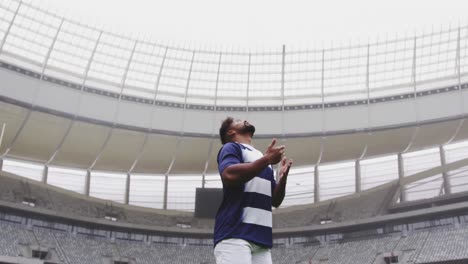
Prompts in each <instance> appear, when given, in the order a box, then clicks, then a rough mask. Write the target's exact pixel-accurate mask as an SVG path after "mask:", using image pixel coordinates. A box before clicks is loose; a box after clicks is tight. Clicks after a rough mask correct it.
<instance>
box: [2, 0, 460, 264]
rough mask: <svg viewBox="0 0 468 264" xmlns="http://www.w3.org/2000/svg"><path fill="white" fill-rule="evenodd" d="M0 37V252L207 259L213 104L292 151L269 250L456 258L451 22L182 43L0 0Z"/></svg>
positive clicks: (328, 258) (49, 257)
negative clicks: (405, 31) (379, 32)
mask: <svg viewBox="0 0 468 264" xmlns="http://www.w3.org/2000/svg"><path fill="white" fill-rule="evenodd" d="M0 41H1V42H0V66H1V67H0V80H1V85H0V109H1V111H0V125H2V124H4V126H3V127H4V133H2V140H0V142H1V145H0V158H1V159H0V168H1V170H2V172H1V177H0V190H1V192H0V198H1V199H0V208H1V210H0V225H1V228H0V234H1V236H0V248H1V249H0V263H36V262H30V261H35V260H32V259H34V258H36V259H37V258H39V259H40V260H37V261H42V262H41V263H70V264H71V263H145V264H146V263H214V259H213V256H212V240H211V236H212V232H213V231H212V229H213V220H212V219H204V218H198V217H195V216H194V210H195V190H196V188H205V189H206V188H220V187H221V181H220V178H219V175H218V174H217V164H216V155H217V151H218V149H219V148H220V143H219V140H218V135H217V129H218V125H219V123H220V121H221V120H222V119H224V118H225V117H226V116H234V117H237V118H245V119H248V120H249V121H251V122H252V123H253V124H255V125H256V126H257V132H256V139H255V145H256V147H257V148H259V149H265V148H266V146H267V144H268V143H269V142H270V140H271V138H272V137H277V138H278V139H280V141H282V143H284V144H285V145H286V146H287V151H288V156H290V157H292V158H294V160H295V168H294V170H293V171H291V173H290V176H289V179H288V187H287V196H286V198H285V201H284V203H283V206H282V207H281V208H280V209H276V210H274V213H273V221H274V223H273V225H274V237H275V240H274V243H275V247H274V249H273V251H272V252H273V259H274V262H275V263H369V264H371V263H388V262H386V261H387V260H391V259H392V258H393V260H395V258H396V259H398V261H399V262H398V263H466V261H468V260H467V259H468V250H467V249H466V248H468V246H467V244H468V239H467V234H468V227H467V222H468V212H467V209H468V202H467V201H468V193H467V192H468V173H467V170H468V154H467V153H468V152H467V151H468V141H467V138H468V123H467V122H465V120H466V118H467V116H466V115H467V112H468V103H467V102H466V101H467V100H468V93H467V91H468V89H467V88H468V78H467V76H468V75H467V74H468V53H467V51H468V27H467V26H459V27H454V28H452V27H448V28H442V29H440V30H437V31H433V32H430V33H423V34H420V35H415V36H406V37H402V38H394V39H386V40H384V41H376V42H373V43H368V44H365V45H355V46H346V47H329V48H324V49H321V50H291V49H289V48H288V47H287V46H283V47H279V49H278V50H270V51H255V52H254V51H252V52H245V51H239V50H228V49H224V50H199V49H193V48H190V47H176V46H166V45H163V44H160V43H158V42H154V41H151V40H144V39H133V38H129V37H126V36H122V35H119V34H115V33H111V32H105V31H102V30H100V29H98V28H94V27H90V26H87V25H84V24H81V23H79V22H76V21H73V20H70V19H67V18H63V17H61V16H59V15H57V14H53V13H50V12H49V11H46V10H43V9H41V8H39V7H37V6H35V5H34V4H33V3H32V2H30V1H16V0H0ZM464 261H465V262H464Z"/></svg>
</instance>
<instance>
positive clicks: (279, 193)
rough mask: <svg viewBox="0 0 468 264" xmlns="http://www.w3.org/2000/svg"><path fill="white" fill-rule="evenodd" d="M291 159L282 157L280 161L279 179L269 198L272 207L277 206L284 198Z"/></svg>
mask: <svg viewBox="0 0 468 264" xmlns="http://www.w3.org/2000/svg"><path fill="white" fill-rule="evenodd" d="M292 163H293V160H291V159H287V158H286V157H284V158H283V160H282V161H281V168H280V171H279V181H278V183H277V184H276V187H275V189H274V190H273V197H272V200H271V205H273V206H274V207H279V206H280V205H281V203H282V202H283V200H284V196H285V194H286V182H287V179H288V174H289V169H290V168H291V165H292Z"/></svg>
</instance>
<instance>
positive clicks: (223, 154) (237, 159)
mask: <svg viewBox="0 0 468 264" xmlns="http://www.w3.org/2000/svg"><path fill="white" fill-rule="evenodd" d="M239 163H242V151H241V149H240V147H239V145H237V144H236V143H231V142H230V143H226V144H224V146H223V147H222V148H221V150H220V152H219V155H218V171H219V174H220V175H222V174H223V171H224V170H225V169H226V168H227V167H229V166H231V165H234V164H239Z"/></svg>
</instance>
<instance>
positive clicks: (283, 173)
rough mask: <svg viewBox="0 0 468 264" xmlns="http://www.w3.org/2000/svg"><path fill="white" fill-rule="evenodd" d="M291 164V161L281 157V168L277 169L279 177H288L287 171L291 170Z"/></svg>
mask: <svg viewBox="0 0 468 264" xmlns="http://www.w3.org/2000/svg"><path fill="white" fill-rule="evenodd" d="M292 164H293V160H292V159H288V158H287V157H283V159H282V160H281V167H280V169H279V177H280V178H282V177H288V174H289V169H290V168H291V165H292Z"/></svg>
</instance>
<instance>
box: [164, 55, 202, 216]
mask: <svg viewBox="0 0 468 264" xmlns="http://www.w3.org/2000/svg"><path fill="white" fill-rule="evenodd" d="M194 60H195V51H193V53H192V60H191V62H190V68H189V71H188V76H187V83H186V85H185V93H184V107H183V108H182V118H181V123H180V133H179V136H178V138H177V144H176V147H175V150H174V154H173V156H172V160H171V163H170V164H169V167H168V168H167V171H166V173H165V174H164V177H165V182H164V206H163V208H164V209H165V210H166V209H167V202H168V199H167V194H168V190H167V189H168V186H169V182H168V181H169V174H170V173H171V171H172V168H173V167H174V164H175V162H176V159H177V152H178V151H179V147H180V144H181V142H182V140H183V138H184V132H185V131H184V130H185V115H186V111H187V95H188V90H189V87H190V80H191V76H192V69H193V61H194Z"/></svg>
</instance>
